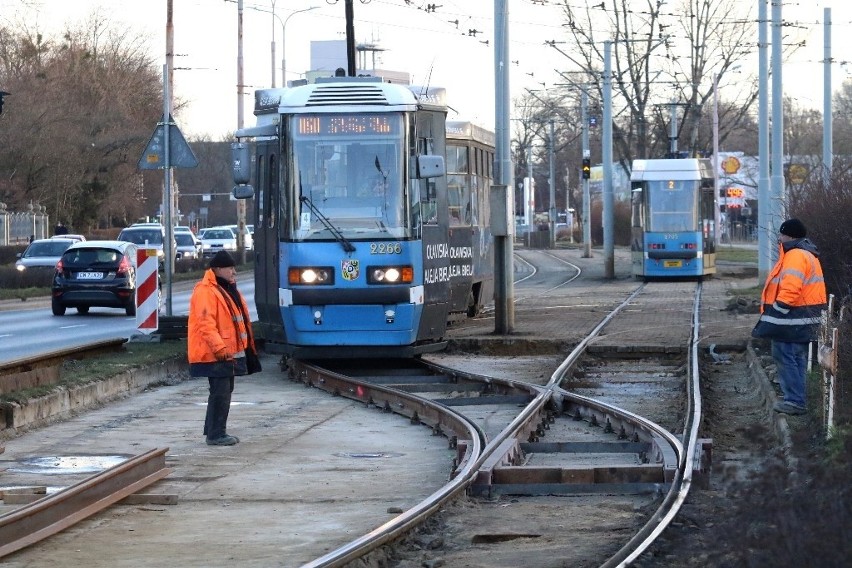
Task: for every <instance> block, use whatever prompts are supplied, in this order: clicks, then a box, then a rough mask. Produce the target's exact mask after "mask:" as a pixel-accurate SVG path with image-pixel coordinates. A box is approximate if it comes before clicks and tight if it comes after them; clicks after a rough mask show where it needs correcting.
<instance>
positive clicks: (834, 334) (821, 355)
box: [817, 295, 852, 438]
mask: <svg viewBox="0 0 852 568" xmlns="http://www.w3.org/2000/svg"><path fill="white" fill-rule="evenodd" d="M835 304H836V302H835V300H834V295H831V296H829V298H828V309H827V310H826V311H824V312H823V318H822V325H821V326H820V334H819V344H818V348H817V361H819V365H820V367H821V369H822V395H823V396H822V419H823V427H824V428H825V434H826V438H832V437H833V436H834V434H835V433H836V432H837V428H838V426H839V425H842V424H848V423H849V420H850V413H852V409H850V406H849V405H850V402H851V401H850V400H849V392H848V390H849V385H848V384H847V383H848V381H843V380H841V375H842V373H841V371H843V373H845V374H846V375H847V377H846V378H847V379H848V374H849V371H850V368H849V359H850V357H852V355H851V354H850V353H849V352H848V351H849V347H850V346H849V337H850V329H849V328H850V323H851V322H850V320H849V317H848V316H847V314H846V312H847V308H848V306H841V307H840V309H836V306H835ZM843 336H845V337H846V338H847V340H846V343H845V344H844V343H843V342H842V341H841V337H843Z"/></svg>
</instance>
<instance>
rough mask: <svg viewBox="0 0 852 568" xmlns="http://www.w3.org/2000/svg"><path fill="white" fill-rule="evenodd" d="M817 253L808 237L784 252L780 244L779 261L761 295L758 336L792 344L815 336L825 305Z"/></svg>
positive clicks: (822, 280)
mask: <svg viewBox="0 0 852 568" xmlns="http://www.w3.org/2000/svg"><path fill="white" fill-rule="evenodd" d="M816 254H817V253H816V247H814V246H813V244H812V243H811V242H810V241H808V240H807V239H802V240H800V241H799V242H795V243H794V244H793V245H792V246H790V247H789V249H788V250H786V251H785V250H784V246H783V245H781V246H779V254H778V262H776V263H775V266H774V267H773V268H772V270H771V271H770V273H769V275H768V276H767V278H766V284H765V285H764V287H763V294H762V295H761V301H760V312H761V316H760V323H759V326H761V327H762V330H763V333H762V334H761V337H767V338H770V339H775V340H778V341H787V342H792V343H806V342H808V341H814V340H815V339H816V331H817V328H818V326H819V323H820V317H821V313H822V310H824V309H825V308H826V293H825V279H824V278H823V274H822V266H821V265H820V263H819V259H818V258H817V255H816Z"/></svg>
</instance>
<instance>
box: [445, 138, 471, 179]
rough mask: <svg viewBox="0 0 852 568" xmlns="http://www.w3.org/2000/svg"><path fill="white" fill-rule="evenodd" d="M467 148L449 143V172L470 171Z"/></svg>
mask: <svg viewBox="0 0 852 568" xmlns="http://www.w3.org/2000/svg"><path fill="white" fill-rule="evenodd" d="M467 164H468V160H467V148H466V147H464V146H451V145H449V144H448V145H447V173H449V174H465V173H467V171H468V165H467Z"/></svg>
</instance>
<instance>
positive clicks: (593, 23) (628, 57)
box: [548, 0, 756, 164]
mask: <svg viewBox="0 0 852 568" xmlns="http://www.w3.org/2000/svg"><path fill="white" fill-rule="evenodd" d="M561 6H562V11H563V14H564V17H565V20H566V24H565V28H566V37H565V38H564V41H560V40H554V41H552V42H548V43H550V44H551V45H552V46H553V47H554V48H556V49H557V50H558V51H559V52H561V53H562V55H564V56H565V58H566V61H565V63H566V65H565V67H566V72H565V73H564V74H563V77H565V78H566V79H569V77H570V75H569V73H572V72H583V73H585V74H586V75H587V76H588V77H592V78H596V79H597V81H596V82H595V88H596V90H597V91H598V98H599V100H601V99H602V82H601V81H600V79H599V78H600V77H601V74H602V71H603V66H604V45H605V43H604V42H611V43H610V47H611V65H612V88H613V95H614V96H613V107H614V108H613V117H614V121H613V122H614V124H613V142H614V146H615V148H614V149H615V154H616V156H615V157H616V159H617V160H618V161H620V162H622V163H624V164H626V163H629V162H630V161H631V160H632V159H633V158H647V157H654V156H661V155H662V154H664V153H665V151H666V150H667V149H668V143H669V140H668V138H669V132H668V122H669V121H668V119H667V117H668V114H669V113H668V112H666V111H667V109H668V106H669V105H670V104H671V103H672V101H674V102H675V103H677V104H678V105H679V106H681V107H682V108H685V109H686V110H685V111H684V117H683V120H682V122H681V124H680V125H679V129H678V130H679V137H680V138H682V139H684V140H685V141H686V142H687V144H688V151H689V152H690V153H693V154H695V153H697V152H699V151H706V150H708V149H710V146H711V145H710V138H709V137H708V138H704V137H702V136H700V134H701V132H702V131H701V129H700V125H701V124H702V116H703V115H705V114H709V113H708V112H707V111H706V110H705V109H708V108H710V107H711V105H712V95H713V78H714V77H718V79H719V80H720V81H724V79H725V77H726V75H727V74H728V73H730V71H731V70H732V69H733V68H734V67H735V66H736V64H737V62H738V60H740V59H742V58H744V57H745V56H746V55H748V54H749V53H750V52H751V51H752V50H753V49H754V43H753V37H754V26H755V25H756V24H755V22H754V18H753V17H752V16H751V15H750V13H751V7H750V6H749V5H743V3H741V2H736V0H721V1H719V0H715V1H711V0H682V1H680V2H676V3H668V2H661V1H657V0H604V1H603V2H601V3H600V4H594V5H588V4H586V5H583V6H580V5H579V4H577V3H574V2H570V1H569V0H563V2H562V5H561ZM570 84H571V81H570V79H569V85H570ZM571 90H572V91H573V92H574V95H573V96H575V97H576V96H577V94H576V90H575V89H571ZM737 92H738V97H737V99H738V100H737V101H736V103H734V100H731V101H730V102H731V104H730V105H728V106H727V107H726V108H728V109H729V110H730V109H738V110H739V112H738V116H729V117H728V120H726V121H725V123H724V126H720V131H722V130H729V129H733V128H736V126H737V124H738V122H739V120H740V119H744V118H745V117H747V113H748V111H749V108H750V106H751V105H752V103H753V102H754V100H755V97H756V90H755V88H753V87H751V88H746V89H738V91H737ZM569 96H570V95H569ZM729 114H730V113H729ZM720 124H721V123H720Z"/></svg>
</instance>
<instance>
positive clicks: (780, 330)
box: [752, 219, 826, 415]
mask: <svg viewBox="0 0 852 568" xmlns="http://www.w3.org/2000/svg"><path fill="white" fill-rule="evenodd" d="M779 233H780V234H779V237H778V243H779V253H778V262H777V263H775V266H774V267H773V268H772V270H771V271H770V272H769V275H768V276H767V278H766V284H765V285H764V287H763V294H762V295H761V300H760V304H761V306H760V312H761V315H760V320H758V322H757V325H756V326H755V328H754V331H752V336H754V337H763V338H768V339H771V340H772V358H773V359H774V360H775V364H776V368H777V370H778V382H779V383H780V385H781V392H782V393H783V395H784V400H782V401H778V402H776V403H775V405H774V410H775V411H776V412H781V413H784V414H793V415H795V414H804V413H805V412H806V410H805V376H806V373H807V351H808V344H809V343H810V342H811V341H815V340H816V339H817V332H818V330H819V324H820V318H821V314H822V311H823V310H824V309H826V293H825V280H824V279H823V274H822V266H821V265H820V262H819V258H818V257H819V250H818V249H817V247H816V245H814V244H813V243H812V242H811V241H809V240H808V239H807V238H806V236H807V229H806V228H805V225H804V224H803V223H802V222H801V221H799V220H798V219H788V220H786V221H784V222H783V223H782V224H781V227H780V228H779Z"/></svg>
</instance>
